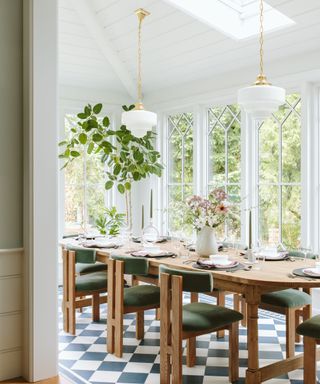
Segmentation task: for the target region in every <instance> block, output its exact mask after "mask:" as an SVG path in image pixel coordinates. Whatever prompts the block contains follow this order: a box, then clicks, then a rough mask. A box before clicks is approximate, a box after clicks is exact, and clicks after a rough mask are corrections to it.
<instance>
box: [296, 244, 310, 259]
mask: <svg viewBox="0 0 320 384" xmlns="http://www.w3.org/2000/svg"><path fill="white" fill-rule="evenodd" d="M299 252H301V253H302V255H303V260H304V262H306V261H307V260H308V258H309V257H310V256H311V255H312V254H313V252H312V248H311V246H310V245H308V246H306V247H301V248H299Z"/></svg>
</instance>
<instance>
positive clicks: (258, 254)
mask: <svg viewBox="0 0 320 384" xmlns="http://www.w3.org/2000/svg"><path fill="white" fill-rule="evenodd" d="M262 251H263V248H262V247H261V245H260V242H259V241H258V242H257V244H256V245H254V247H253V249H252V253H253V254H254V263H253V267H252V268H253V269H256V270H260V269H261V268H262V265H263V263H264V262H265V261H266V255H265V253H264V252H262Z"/></svg>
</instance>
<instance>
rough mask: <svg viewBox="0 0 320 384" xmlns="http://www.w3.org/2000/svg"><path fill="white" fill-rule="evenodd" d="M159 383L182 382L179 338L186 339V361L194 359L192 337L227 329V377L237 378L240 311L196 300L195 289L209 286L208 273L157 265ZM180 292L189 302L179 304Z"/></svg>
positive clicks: (200, 290) (202, 290) (191, 363)
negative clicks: (158, 284) (189, 298)
mask: <svg viewBox="0 0 320 384" xmlns="http://www.w3.org/2000/svg"><path fill="white" fill-rule="evenodd" d="M160 289H161V299H160V305H161V307H160V313H161V315H160V383H161V384H164V383H170V374H171V375H172V381H171V382H172V383H173V384H180V383H182V340H184V339H186V340H187V365H188V366H189V367H192V366H194V364H195V360H196V337H197V336H200V335H204V334H208V333H212V332H217V331H219V330H221V329H226V330H228V331H229V379H230V382H234V381H237V380H238V378H239V340H238V338H239V321H240V320H241V319H242V314H241V313H239V312H237V311H234V310H232V309H228V308H225V307H221V306H218V305H213V304H207V303H199V302H198V297H197V296H198V293H207V292H211V291H212V290H213V279H212V275H211V274H210V273H207V272H192V271H183V270H176V269H172V268H168V267H166V266H164V265H161V266H160ZM183 292H190V293H191V303H190V304H185V305H183V299H182V298H183Z"/></svg>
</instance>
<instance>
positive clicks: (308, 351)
mask: <svg viewBox="0 0 320 384" xmlns="http://www.w3.org/2000/svg"><path fill="white" fill-rule="evenodd" d="M317 345H320V339H313V338H311V337H307V336H304V337H303V346H304V355H303V366H304V371H303V382H304V384H317Z"/></svg>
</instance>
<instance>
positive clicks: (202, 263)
mask: <svg viewBox="0 0 320 384" xmlns="http://www.w3.org/2000/svg"><path fill="white" fill-rule="evenodd" d="M197 264H198V265H200V266H201V267H203V268H208V269H222V268H223V269H228V268H234V267H236V266H237V265H239V262H238V261H237V260H233V261H230V263H228V264H217V263H215V262H214V261H212V260H197Z"/></svg>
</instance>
